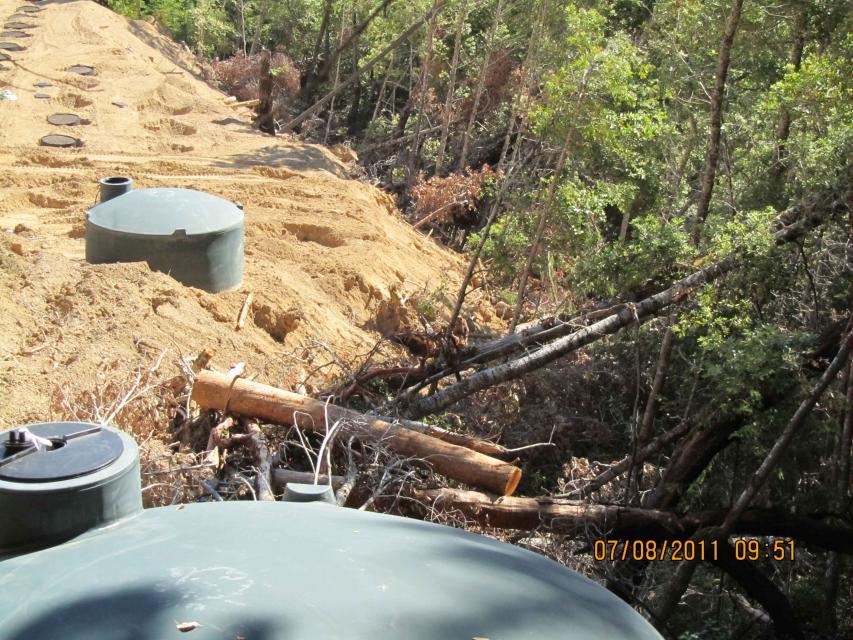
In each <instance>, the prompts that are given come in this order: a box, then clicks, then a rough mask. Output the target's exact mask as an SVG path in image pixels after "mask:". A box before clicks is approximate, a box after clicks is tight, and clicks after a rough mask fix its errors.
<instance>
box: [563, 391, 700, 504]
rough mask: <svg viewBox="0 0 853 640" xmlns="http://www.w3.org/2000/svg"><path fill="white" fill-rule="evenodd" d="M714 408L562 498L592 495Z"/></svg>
mask: <svg viewBox="0 0 853 640" xmlns="http://www.w3.org/2000/svg"><path fill="white" fill-rule="evenodd" d="M713 412H714V410H713V409H712V408H711V407H710V406H708V407H706V408H705V410H703V411H701V412H700V413H699V415H697V416H696V417H695V418H687V419H685V420H682V421H681V423H680V424H679V425H678V426H677V427H675V428H673V429H670V430H669V431H667V432H666V433H664V434H662V435H660V436H658V437H657V438H655V439H654V440H652V441H651V442H649V443H648V444H647V445H645V446H644V447H643V448H642V449H640V450H639V451H638V452H637V453H636V454H634V455H629V456H625V457H624V458H622V460H620V461H619V462H617V463H616V464H613V465H611V466H610V467H608V468H607V469H606V470H605V471H603V472H602V473H600V474H598V475H597V476H596V477H595V478H593V479H592V480H590V481H589V482H587V483H586V484H584V485H582V486H580V487H578V488H577V489H575V490H574V491H570V492H568V493H565V494H561V495H559V496H555V497H560V498H566V499H580V498H585V497H587V496H590V495H592V494H593V493H595V492H596V491H598V490H599V489H600V488H601V487H603V486H604V485H606V484H607V483H609V482H612V481H613V480H615V479H616V478H618V477H619V476H620V475H622V474H623V473H625V472H626V471H628V469H630V468H631V467H632V466H635V465H641V464H643V462H645V461H646V460H648V459H649V458H650V457H651V456H653V455H655V454H656V453H658V452H659V451H661V450H663V448H664V447H665V446H666V445H668V444H670V443H672V442H675V441H676V440H678V439H679V438H681V437H682V436H684V435H686V434H687V433H688V432H689V431H690V430H691V429H692V428H693V427H694V426H702V425H703V424H704V423H705V422H706V421H707V420H708V418H709V417H710V416H711V414H713Z"/></svg>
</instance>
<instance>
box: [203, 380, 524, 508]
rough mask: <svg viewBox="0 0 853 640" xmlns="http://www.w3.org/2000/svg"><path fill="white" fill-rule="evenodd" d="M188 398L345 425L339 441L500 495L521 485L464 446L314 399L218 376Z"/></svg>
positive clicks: (250, 412)
mask: <svg viewBox="0 0 853 640" xmlns="http://www.w3.org/2000/svg"><path fill="white" fill-rule="evenodd" d="M192 399H193V400H194V401H195V402H196V403H198V404H199V406H201V407H202V408H204V409H218V410H221V411H226V412H233V413H237V414H240V415H244V416H251V417H255V418H260V419H263V420H268V421H270V422H273V423H278V424H298V425H299V426H300V427H302V428H305V429H309V430H311V431H317V432H320V433H323V432H325V431H326V430H327V429H331V426H332V425H331V423H334V422H337V421H339V420H343V421H346V422H347V424H345V425H344V426H343V427H342V429H341V431H340V433H341V434H342V435H344V436H354V437H356V438H359V439H361V440H363V441H367V442H375V443H379V442H381V443H382V444H383V445H384V446H386V447H387V448H388V449H389V450H391V451H393V452H394V453H397V454H398V455H402V456H406V457H411V458H417V459H419V461H421V462H422V463H423V464H425V465H426V466H428V467H430V468H432V469H434V470H435V471H437V472H438V473H441V474H443V475H445V476H447V477H449V478H453V479H454V480H458V481H460V482H464V483H465V484H468V485H471V486H475V487H481V488H483V489H486V490H488V491H492V492H493V493H497V494H500V495H511V494H512V493H513V492H514V491H515V489H516V487H517V486H518V483H519V481H520V480H521V469H519V468H518V467H516V466H514V465H511V464H508V463H506V462H504V461H502V460H498V459H496V458H492V457H489V456H487V455H485V454H482V453H479V452H477V451H473V450H471V449H468V448H466V447H461V446H459V445H456V444H452V443H450V442H446V441H444V440H440V439H438V438H436V437H433V436H432V435H426V433H421V432H418V431H414V430H412V429H409V428H405V427H402V426H399V425H395V424H392V423H390V422H387V421H385V420H380V419H377V418H372V417H369V416H364V415H362V414H360V413H358V412H356V411H351V410H349V409H343V408H341V407H338V406H335V405H332V404H325V403H323V402H321V401H319V400H315V399H314V398H309V397H307V396H302V395H299V394H296V393H291V392H289V391H284V390H283V389H277V388H276V387H271V386H269V385H265V384H260V383H258V382H252V381H250V380H244V379H242V378H232V377H229V376H228V375H225V374H222V373H215V372H213V371H203V372H201V373H200V374H199V375H198V377H197V378H196V381H195V384H194V385H193V390H192ZM300 418H301V419H300ZM327 419H328V422H329V424H327Z"/></svg>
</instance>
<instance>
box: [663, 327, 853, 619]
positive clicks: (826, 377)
mask: <svg viewBox="0 0 853 640" xmlns="http://www.w3.org/2000/svg"><path fill="white" fill-rule="evenodd" d="M851 348H853V332H850V331H849V330H848V333H847V334H846V335H845V336H844V339H843V341H842V344H841V348H840V349H839V350H838V354H837V355H836V356H835V358H834V359H833V361H832V363H831V364H830V366H829V367H828V368H827V369H826V371H824V373H823V375H822V376H821V377H820V380H819V381H818V383H817V384H816V385H815V387H814V389H812V391H811V393H809V395H808V396H807V397H806V398H805V399H804V400H803V401H802V402H801V403H800V406H799V407H797V411H796V412H795V413H794V415H793V417H792V418H791V420H790V421H789V422H788V424H787V426H786V427H785V429H784V430H783V431H782V433H781V435H780V436H779V438H777V440H776V442H775V443H774V444H773V447H771V449H770V451H769V452H768V453H767V455H766V456H765V458H764V460H763V461H762V463H761V465H760V466H759V467H758V469H757V470H756V471H755V473H753V475H752V477H751V478H750V480H749V482H748V483H747V485H746V487H745V488H744V490H743V491H742V492H741V494H740V496H739V497H738V499H737V500H736V501H735V503H734V506H732V508H731V509H729V511H728V513H727V514H726V517H725V519H724V520H723V523H722V524H721V525H720V526H718V527H713V528H708V529H700V530H699V531H698V532H697V533H695V534H694V536H693V538H694V539H710V538H716V539H724V538H725V537H727V536H728V535H729V534H730V533H731V532H732V531H734V529H735V527H736V525H737V522H738V520H739V519H740V518H741V516H742V515H743V513H744V511H745V510H746V509H747V507H748V506H749V505H750V503H751V502H752V500H753V499H754V498H755V496H756V495H757V493H758V492H759V491H760V490H761V489H762V488H763V487H764V485H765V484H766V482H767V479H768V478H769V477H770V473H771V472H772V471H773V469H774V468H776V465H778V463H779V461H780V460H781V458H782V454H783V453H784V452H785V451H786V450H787V448H788V445H789V444H790V443H791V440H792V439H793V437H794V436H795V435H796V434H797V433H798V432H799V431H800V430H801V429H802V427H803V426H804V425H805V423H806V418H808V416H809V414H810V413H811V411H812V409H813V408H814V406H815V405H816V404H817V401H818V400H819V399H820V397H821V396H822V395H823V392H824V391H826V388H827V387H828V386H829V385H830V383H831V382H832V381H833V380H834V379H835V377H836V376H837V375H838V372H839V371H840V370H841V368H842V367H843V366H844V365H845V364H846V363H847V359H848V358H849V356H850V351H851ZM697 566H698V565H697V563H696V562H681V563H680V564H679V566H678V568H677V569H676V571H675V575H674V576H673V577H672V579H671V580H670V582H669V583H668V585H667V588H666V589H664V590H663V591H662V592H661V593H660V594H659V596H658V598H657V607H656V608H657V615H658V617H659V618H660V619H662V620H667V619H668V618H669V617H670V616H671V615H672V613H673V611H674V610H675V607H676V606H677V604H678V602H679V601H680V600H681V596H682V595H683V593H684V591H685V590H686V589H687V586H688V585H689V583H690V579H691V578H692V577H693V573H694V572H695V571H696V567H697Z"/></svg>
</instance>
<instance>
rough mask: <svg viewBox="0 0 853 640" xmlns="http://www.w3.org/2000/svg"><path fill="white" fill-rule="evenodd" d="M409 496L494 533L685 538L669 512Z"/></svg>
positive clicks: (433, 493)
mask: <svg viewBox="0 0 853 640" xmlns="http://www.w3.org/2000/svg"><path fill="white" fill-rule="evenodd" d="M412 497H413V498H416V499H417V500H420V501H422V502H426V503H427V504H429V505H431V507H432V508H433V509H435V510H438V511H444V512H453V511H457V512H459V513H461V514H462V515H463V516H465V517H466V518H470V519H472V520H474V521H476V522H477V523H478V524H480V525H482V526H486V527H495V528H496V529H522V530H530V529H537V528H539V527H544V528H546V529H549V530H551V531H554V532H555V533H561V534H565V535H580V534H586V533H590V532H592V533H594V534H597V535H598V536H599V537H604V534H605V533H607V532H608V531H632V532H634V535H635V537H636V536H640V534H642V535H645V536H646V537H658V536H660V535H663V534H664V533H669V534H671V535H672V536H673V537H679V536H680V535H683V530H682V527H681V524H680V523H679V522H678V518H677V517H676V516H675V515H674V514H672V513H669V512H667V511H653V510H649V509H641V508H635V507H620V506H616V505H598V504H589V503H586V502H568V501H559V502H558V501H556V500H552V499H550V498H511V497H500V498H496V497H494V496H488V495H486V494H483V493H479V492H477V491H462V490H460V489H430V490H417V489H415V490H413V491H412Z"/></svg>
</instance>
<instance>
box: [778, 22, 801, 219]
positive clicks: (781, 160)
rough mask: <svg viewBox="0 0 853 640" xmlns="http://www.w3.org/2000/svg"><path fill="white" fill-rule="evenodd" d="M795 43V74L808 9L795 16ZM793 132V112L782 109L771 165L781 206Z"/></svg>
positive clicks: (793, 48) (785, 108)
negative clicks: (790, 137)
mask: <svg viewBox="0 0 853 640" xmlns="http://www.w3.org/2000/svg"><path fill="white" fill-rule="evenodd" d="M793 36H794V43H793V45H792V46H791V66H793V68H794V71H795V72H799V70H800V65H801V64H802V61H803V49H804V48H805V43H806V9H805V6H802V7H799V8H798V10H797V13H796V14H795V16H794V32H793ZM790 132H791V112H790V111H789V110H788V108H787V107H785V106H783V107H782V113H781V114H780V115H779V123H778V124H777V126H776V151H775V154H774V158H773V164H772V165H770V182H771V189H772V194H773V196H775V198H774V199H775V200H776V202H775V204H777V205H781V204H782V203H783V199H782V198H783V196H784V186H785V185H784V179H785V173H786V171H787V162H786V159H787V156H788V149H787V143H788V136H789V135H790Z"/></svg>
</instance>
